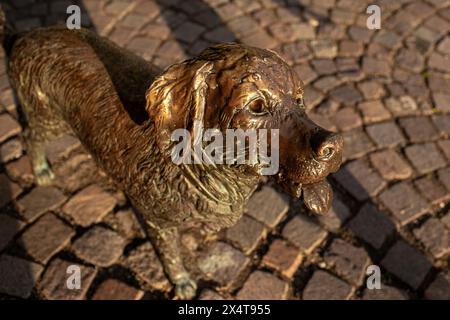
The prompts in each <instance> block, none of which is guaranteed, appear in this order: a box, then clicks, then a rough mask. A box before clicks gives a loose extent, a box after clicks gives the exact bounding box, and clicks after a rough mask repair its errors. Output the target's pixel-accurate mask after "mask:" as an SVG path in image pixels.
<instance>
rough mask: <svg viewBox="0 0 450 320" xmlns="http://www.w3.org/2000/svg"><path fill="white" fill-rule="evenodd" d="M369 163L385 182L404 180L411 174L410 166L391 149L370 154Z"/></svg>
mask: <svg viewBox="0 0 450 320" xmlns="http://www.w3.org/2000/svg"><path fill="white" fill-rule="evenodd" d="M370 162H371V163H372V166H374V167H375V168H376V169H377V170H378V172H379V173H380V175H381V176H382V177H383V179H385V180H404V179H408V178H410V177H411V176H412V174H413V170H412V168H411V167H410V165H409V164H408V163H407V162H406V161H405V160H404V159H403V157H402V156H401V155H400V154H399V153H398V152H397V151H395V150H393V149H387V150H383V151H378V152H374V153H371V154H370Z"/></svg>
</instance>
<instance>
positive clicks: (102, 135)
mask: <svg viewBox="0 0 450 320" xmlns="http://www.w3.org/2000/svg"><path fill="white" fill-rule="evenodd" d="M158 72H159V70H157V69H156V68H153V67H151V66H150V64H149V63H147V62H145V61H144V60H143V59H141V58H139V57H137V56H134V55H133V54H130V53H129V52H128V51H126V50H123V49H121V48H119V47H117V46H115V45H114V44H112V43H111V42H109V41H108V40H105V39H103V38H101V37H98V36H97V35H95V34H93V33H91V32H90V31H87V30H79V31H72V30H67V29H63V28H43V29H36V30H33V31H32V32H30V33H26V34H23V35H19V36H18V37H17V39H16V40H15V42H14V44H13V45H12V46H11V51H10V57H9V75H10V79H11V82H12V85H13V87H14V88H15V89H16V92H17V95H18V97H19V100H20V102H21V105H22V108H23V111H24V113H25V115H26V118H27V122H28V126H29V127H30V128H31V129H32V130H31V133H30V136H29V139H30V140H33V146H31V148H32V147H37V146H38V145H39V143H40V142H41V141H42V142H43V141H48V140H50V139H53V138H55V137H57V136H59V135H60V134H61V133H63V132H64V131H67V130H68V129H72V130H73V131H74V132H75V134H76V135H77V136H78V137H79V138H80V140H81V142H82V143H83V145H84V146H85V147H86V148H87V149H88V151H89V152H90V153H91V154H92V155H93V156H94V158H96V160H97V162H98V163H99V165H100V166H101V167H103V168H104V169H105V171H107V172H108V173H109V174H110V175H111V176H112V177H113V178H114V179H115V180H116V181H117V182H118V183H119V184H121V183H126V181H125V180H126V179H127V177H129V176H130V175H131V174H132V173H130V172H128V171H129V170H133V169H135V168H130V169H125V166H122V165H120V163H121V162H123V161H127V160H129V159H130V157H138V156H139V155H140V153H142V152H143V151H144V150H134V149H133V148H132V145H133V144H132V143H131V142H132V141H133V142H134V143H136V142H137V141H139V140H141V139H143V136H148V134H147V135H146V134H144V132H143V131H146V130H151V128H149V126H150V123H151V121H150V120H149V118H148V115H147V113H146V112H145V91H146V89H147V88H148V87H149V85H150V83H151V82H152V81H153V79H154V78H155V77H156V75H157V73H158ZM142 145H146V146H148V148H152V147H153V146H152V142H151V141H145V143H144V142H142ZM39 152H41V151H39ZM111 155H114V156H111ZM32 157H33V155H32ZM35 158H39V156H36V157H35ZM42 161H44V160H42ZM130 162H131V161H130ZM133 163H139V162H138V161H133ZM44 166H45V165H44Z"/></svg>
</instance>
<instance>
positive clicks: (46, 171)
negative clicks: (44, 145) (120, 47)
mask: <svg viewBox="0 0 450 320" xmlns="http://www.w3.org/2000/svg"><path fill="white" fill-rule="evenodd" d="M35 176H36V183H37V184H38V185H40V186H48V185H50V184H51V183H52V181H53V179H55V174H54V173H53V171H52V170H51V169H50V168H43V169H41V170H39V171H37V172H35Z"/></svg>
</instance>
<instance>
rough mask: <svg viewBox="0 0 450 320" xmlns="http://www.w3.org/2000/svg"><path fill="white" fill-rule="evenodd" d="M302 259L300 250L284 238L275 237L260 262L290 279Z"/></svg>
mask: <svg viewBox="0 0 450 320" xmlns="http://www.w3.org/2000/svg"><path fill="white" fill-rule="evenodd" d="M302 260H303V255H302V254H301V252H300V250H298V249H297V248H296V247H294V246H293V245H291V244H289V243H287V242H286V241H284V240H280V239H275V240H274V241H273V242H272V244H271V245H270V247H269V251H267V253H266V254H265V256H264V257H263V259H262V264H263V265H264V266H266V267H269V268H271V269H274V270H276V271H278V272H280V273H281V274H282V275H283V276H285V277H286V278H288V279H291V278H292V276H293V275H294V273H295V272H296V271H297V269H298V267H299V266H300V264H301V263H302Z"/></svg>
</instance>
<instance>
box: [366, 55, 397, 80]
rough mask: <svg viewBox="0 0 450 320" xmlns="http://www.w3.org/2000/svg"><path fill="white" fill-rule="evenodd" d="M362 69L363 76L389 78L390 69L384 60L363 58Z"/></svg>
mask: <svg viewBox="0 0 450 320" xmlns="http://www.w3.org/2000/svg"><path fill="white" fill-rule="evenodd" d="M362 69H363V71H364V73H365V74H370V75H378V76H385V77H389V75H390V73H391V67H390V65H389V63H388V62H387V61H386V60H381V59H375V58H372V57H364V58H363V65H362Z"/></svg>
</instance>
